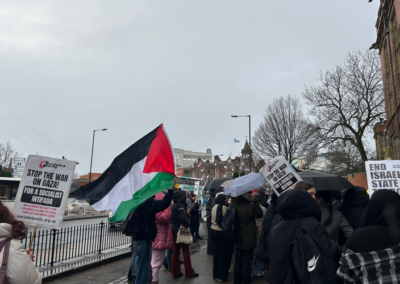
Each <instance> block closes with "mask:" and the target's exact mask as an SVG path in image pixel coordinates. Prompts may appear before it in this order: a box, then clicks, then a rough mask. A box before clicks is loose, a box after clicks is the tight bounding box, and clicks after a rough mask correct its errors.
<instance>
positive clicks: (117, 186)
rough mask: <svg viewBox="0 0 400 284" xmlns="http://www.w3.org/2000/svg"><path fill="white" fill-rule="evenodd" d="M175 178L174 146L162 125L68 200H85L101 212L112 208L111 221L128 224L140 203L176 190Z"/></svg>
mask: <svg viewBox="0 0 400 284" xmlns="http://www.w3.org/2000/svg"><path fill="white" fill-rule="evenodd" d="M174 176H175V159H174V154H173V150H172V146H171V143H170V141H169V139H168V136H167V133H166V132H165V129H164V127H163V125H160V126H159V127H157V128H156V129H154V130H153V131H152V132H150V133H149V134H147V135H146V136H144V137H143V138H141V139H140V140H139V141H137V142H136V143H135V144H133V145H132V146H130V147H129V148H128V149H126V150H125V151H124V152H123V153H121V154H120V155H119V156H118V157H116V158H115V159H114V161H113V162H112V164H111V165H110V167H109V168H108V169H107V170H106V171H105V172H104V173H103V174H102V175H101V176H100V177H99V178H98V179H97V180H95V181H93V182H91V183H89V184H87V185H85V186H82V187H80V188H78V189H77V190H76V191H74V192H72V193H71V194H70V195H69V197H70V198H77V199H83V200H86V201H87V202H89V204H90V205H91V206H92V207H93V208H94V209H96V210H98V211H101V210H108V209H111V210H112V211H113V212H114V216H113V217H112V218H111V220H110V221H111V222H115V221H125V219H126V217H127V216H128V214H129V212H131V211H132V210H134V209H135V208H136V207H138V206H139V204H140V203H142V202H143V201H145V200H146V199H148V198H149V197H151V196H153V195H155V194H157V193H158V192H160V191H162V190H165V189H168V188H171V187H173V185H174Z"/></svg>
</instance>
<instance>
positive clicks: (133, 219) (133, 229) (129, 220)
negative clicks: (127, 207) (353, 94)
mask: <svg viewBox="0 0 400 284" xmlns="http://www.w3.org/2000/svg"><path fill="white" fill-rule="evenodd" d="M138 209H139V208H136V209H135V210H133V211H131V212H130V213H129V214H128V217H126V220H125V221H124V222H123V223H122V234H124V235H126V236H131V237H132V238H134V237H135V236H136V234H137V233H138V232H140V231H141V230H142V229H143V227H144V226H145V223H146V222H143V219H142V218H140V217H139V214H138Z"/></svg>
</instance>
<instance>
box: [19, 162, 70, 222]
mask: <svg viewBox="0 0 400 284" xmlns="http://www.w3.org/2000/svg"><path fill="white" fill-rule="evenodd" d="M74 171H75V162H72V161H68V160H62V159H54V158H49V157H43V156H33V155H30V156H29V157H28V161H27V162H26V166H25V170H24V174H23V176H22V180H21V182H20V184H19V188H18V193H17V197H16V199H15V206H14V215H15V217H16V218H17V219H18V220H21V221H23V222H24V223H25V224H26V225H32V226H40V227H49V228H53V229H56V228H60V226H61V223H62V221H63V218H64V210H65V206H66V203H67V199H68V195H69V191H70V188H71V183H72V178H73V174H74Z"/></svg>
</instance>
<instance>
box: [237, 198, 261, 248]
mask: <svg viewBox="0 0 400 284" xmlns="http://www.w3.org/2000/svg"><path fill="white" fill-rule="evenodd" d="M233 202H234V206H235V209H236V211H237V213H238V216H239V223H240V233H241V235H242V240H241V242H235V248H238V249H254V248H256V246H257V226H256V221H255V219H258V218H262V217H263V211H262V210H261V207H260V205H259V204H258V203H253V196H252V195H251V194H250V193H244V194H242V195H240V196H238V197H236V198H233Z"/></svg>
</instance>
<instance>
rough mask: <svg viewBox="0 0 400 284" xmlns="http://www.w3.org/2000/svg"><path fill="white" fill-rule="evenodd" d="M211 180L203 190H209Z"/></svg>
mask: <svg viewBox="0 0 400 284" xmlns="http://www.w3.org/2000/svg"><path fill="white" fill-rule="evenodd" d="M210 184H211V181H209V182H207V183H206V185H205V186H204V187H203V191H207V190H208V189H209V187H210Z"/></svg>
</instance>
